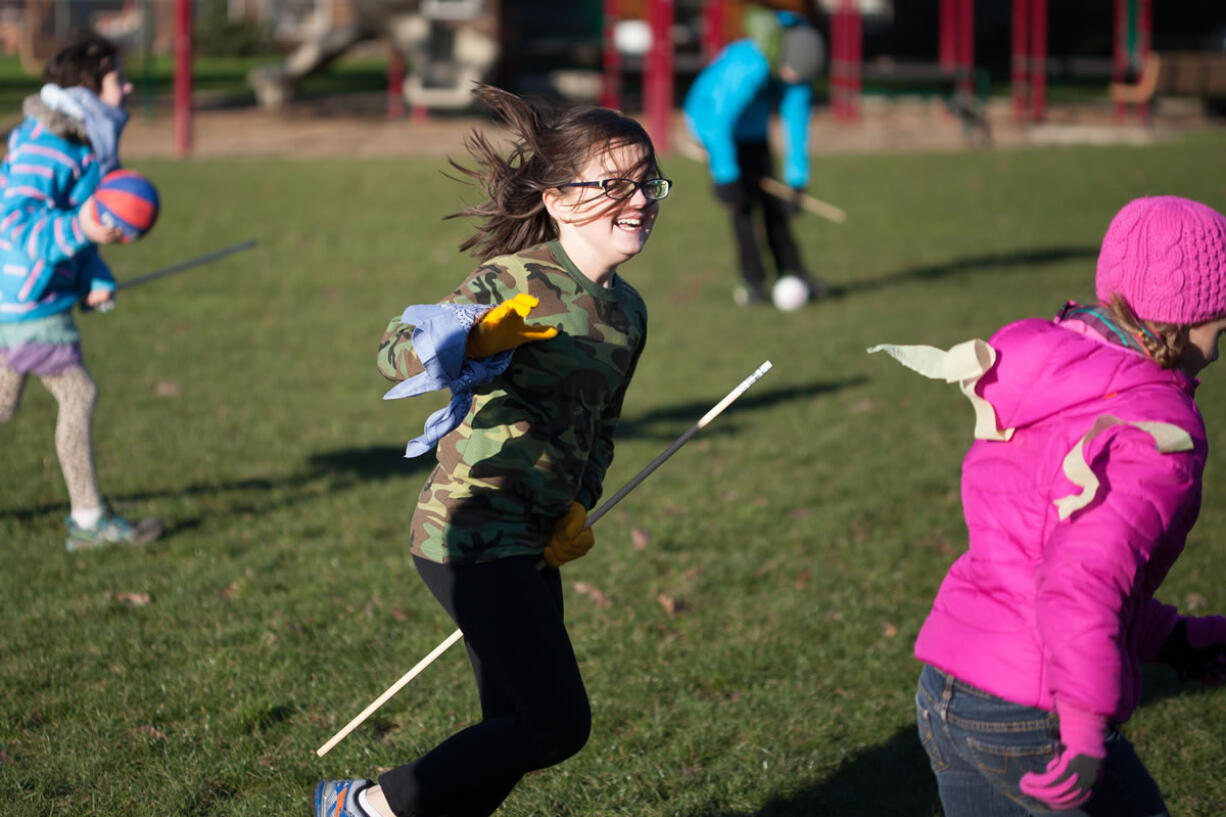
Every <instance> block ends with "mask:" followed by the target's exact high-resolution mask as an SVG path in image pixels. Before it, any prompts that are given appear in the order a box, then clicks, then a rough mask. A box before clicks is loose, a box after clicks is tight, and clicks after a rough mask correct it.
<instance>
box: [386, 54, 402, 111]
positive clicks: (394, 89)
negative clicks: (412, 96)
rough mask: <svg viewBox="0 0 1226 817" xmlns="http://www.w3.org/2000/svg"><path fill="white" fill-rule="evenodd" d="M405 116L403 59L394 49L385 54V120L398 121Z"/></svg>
mask: <svg viewBox="0 0 1226 817" xmlns="http://www.w3.org/2000/svg"><path fill="white" fill-rule="evenodd" d="M404 114H405V105H404V57H403V56H402V55H401V53H400V52H399V51H397V50H396V49H395V48H392V47H389V48H388V54H387V118H388V119H400V118H401V117H403V116H404Z"/></svg>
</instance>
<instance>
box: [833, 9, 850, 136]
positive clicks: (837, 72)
mask: <svg viewBox="0 0 1226 817" xmlns="http://www.w3.org/2000/svg"><path fill="white" fill-rule="evenodd" d="M845 19H846V15H845V14H844V13H843V4H842V3H840V4H839V5H838V6H835V8H834V11H832V12H831V14H830V112H831V113H833V114H834V118H835V119H843V118H844V117H845V116H846V114H847V110H846V107H845V101H844V94H843V71H844V68H843V65H844V63H843V52H844V51H845V50H846V46H845V45H844V42H845V40H846V34H845V30H846V26H845V25H844V21H845Z"/></svg>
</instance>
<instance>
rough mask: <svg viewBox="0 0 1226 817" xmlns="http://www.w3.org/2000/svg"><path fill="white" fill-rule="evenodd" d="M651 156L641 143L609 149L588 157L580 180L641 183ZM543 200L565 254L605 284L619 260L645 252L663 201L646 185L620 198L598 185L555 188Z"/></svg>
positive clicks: (649, 172)
mask: <svg viewBox="0 0 1226 817" xmlns="http://www.w3.org/2000/svg"><path fill="white" fill-rule="evenodd" d="M647 159H648V155H647V150H646V148H644V147H643V146H641V145H637V144H632V145H621V146H616V147H610V148H606V149H605V150H602V151H599V152H597V153H593V155H592V156H591V157H589V158H588V160H587V162H586V163H585V164H584V165H583V167H582V169H580V171H579V175H578V178H576V179H575V181H576V182H599V181H604V180H606V179H630V180H632V181H635V182H642V181H644V180H645V179H648V178H651V177H652V176H653V175H654V170H655V168H653V167H650V166H649V164H648V162H647ZM544 201H545V207H546V209H548V211H549V214H550V215H551V216H552V217H553V219H554V222H555V223H556V224H557V226H558V240H559V241H560V242H561V244H562V248H563V249H564V250H566V254H567V255H568V256H570V259H571V260H572V261H574V263H575V265H576V266H577V267H578V268H579V269H580V271H582V272H583V274H584V275H586V276H587V277H588V278H590V279H592V280H593V281H595V282H596V283H598V284H602V285H605V286H607V285H608V283H609V281H610V280H611V279H612V276H613V272H614V271H615V270H616V269H617V266H618V265H619V264H621V263H623V262H624V261H627V260H629V259H630V258H633V257H634V256H636V255H638V254H639V252H641V251H642V249H643V247H644V245H646V243H647V239H648V237H650V236H651V230H652V227H653V226H654V225H655V221H656V216H657V215H658V214H659V211H660V203H659V201H655V200H652V199H648V198H647V197H646V196H645V195H643V190H642V187H638V188H636V189H635V191H634V194H633V195H631V196H630V197H629V198H625V199H620V200H619V199H613V198H610V197H609V196H607V195H605V192H604V191H603V190H602V189H601V188H599V187H565V188H561V189H559V188H554V189H551V190H547V191H545V193H544Z"/></svg>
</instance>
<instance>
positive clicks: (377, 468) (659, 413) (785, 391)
mask: <svg viewBox="0 0 1226 817" xmlns="http://www.w3.org/2000/svg"><path fill="white" fill-rule="evenodd" d="M865 380H866V379H865V378H862V377H860V378H849V379H846V380H842V381H836V382H830V383H812V384H809V385H804V386H788V387H784V388H776V389H760V390H755V391H754V392H751V393H749V394H747V395H745V396H744V397H742V398H741V399H739V400H738V401H737V402H736V409H737V410H738V411H740V412H744V411H751V410H754V409H760V408H765V407H769V406H773V405H775V404H777V403H781V402H786V401H789V400H796V399H803V398H813V397H817V396H819V395H822V394H829V393H833V392H836V391H839V390H840V389H844V388H847V387H849V386H855V385H859V384H861V383H863V382H865ZM712 405H714V402H711V403H707V402H701V403H700V402H697V401H693V402H687V403H679V404H676V405H672V406H662V407H660V408H657V409H653V410H652V411H649V412H647V413H646V414H643V415H641V416H640V417H636V418H633V419H628V418H623V419H622V421H621V423H620V424H619V425H618V428H617V434H616V438H617V439H618V440H625V439H630V438H642V439H669V440H671V439H673V437H675V436H676V432H675V429H673V428H671V427H670V428H669V429H667V430H654V429H653V426H655V425H656V424H670V425H671V424H673V423H675V422H676V421H679V420H680V421H684V422H686V423H687V424H692V423H694V422H697V420H698V419H699V418H700V417H702V416H703V415H704V414H705V413H706V412H707V411H709V410H710V408H711V406H712ZM736 430H737V426H736V424H735V423H730V422H726V421H725V422H723V423H721V424H720V425H719V427H718V428H716V429H713V430H712V431H710V432H707V433H708V434H710V433H721V434H727V433H732V432H734V431H736ZM434 463H435V460H434V456H433V454H426V455H423V456H420V457H417V458H415V459H405V457H404V448H403V447H402V446H400V445H394V446H393V445H369V446H366V447H363V448H341V449H338V450H336V451H325V452H320V453H316V454H311V455H310V456H309V457H308V458H307V461H306V468H305V469H303V470H302V471H300V472H298V473H296V474H290V475H288V476H285V477H280V478H275V479H274V478H261V477H251V478H247V479H238V480H230V481H223V480H219V481H216V482H194V483H190V484H188V485H184V486H181V487H175V488H165V489H155V490H145V491H134V492H130V493H126V494H108V495H107V498H108V500H109V501H111V502H112V503H114V504H115V505H117V506H119V510H120V512H123V511H124V508H123V506H124V505H126V504H128V503H140V502H148V501H150V500H155V499H166V498H183V497H213V496H218V495H224V494H236V496H234V497H233V498H232V499H230V500H229V501H228V502H227V507H226V509H225V511H224V512H225V513H226V514H229V515H235V514H253V515H254V514H264V513H269V512H270V511H274V510H279V509H281V508H286V507H290V506H293V505H297V504H298V503H300V502H304V501H317V500H318V499H319V497H320V495H321V492H324V493H335V492H337V491H345V490H349V489H351V488H356V487H358V486H359V485H361V484H363V483H366V482H378V481H383V480H388V479H400V478H404V477H414V476H416V477H424V476H425V474H426V473H427V472H428V471H430V470H431V469H433V468H434ZM415 495H416V494H415V493H414V496H415ZM68 512H69V508H68V504H67V503H66V502H62V501H60V502H47V503H42V504H39V505H31V506H27V507H24V508H5V509H0V519H17V520H20V521H23V522H25V521H30V520H33V519H36V518H39V517H42V516H45V515H48V514H57V515H60V516H64V515H67V513H68ZM211 512H215V509H214V510H213V511H211ZM199 525H200V520H199V518H197V517H189V518H186V519H182V520H179V521H177V522H176V523H175V524H174V525H173V526H172V527H170V528H169V529H168V530H167V531H166V535H173V534H175V533H181V532H183V531H186V530H189V529H191V528H195V527H198V526H199Z"/></svg>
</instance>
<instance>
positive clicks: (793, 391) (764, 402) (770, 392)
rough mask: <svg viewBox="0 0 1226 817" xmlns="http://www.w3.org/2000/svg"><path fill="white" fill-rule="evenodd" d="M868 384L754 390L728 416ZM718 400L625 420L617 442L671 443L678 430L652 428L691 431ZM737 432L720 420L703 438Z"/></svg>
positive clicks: (861, 381)
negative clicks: (682, 425) (666, 426)
mask: <svg viewBox="0 0 1226 817" xmlns="http://www.w3.org/2000/svg"><path fill="white" fill-rule="evenodd" d="M867 382H868V378H866V377H849V378H846V379H844V380H836V381H831V382H827V383H808V384H806V385H803V386H783V387H779V388H774V389H771V388H767V387H763V386H755V387H754V389H753V390H752V391H750V392H748V393H746V394H745V395H744V396H742V397H741V398H740V399H738V400H737V401H736V402H735V403H733V404H732V406H731V407H730V408H729V409H728V411H729V413H738V412H745V411H754V410H756V409H761V408H769V407H771V406H774V405H777V404H779V403H786V402H789V401H792V400H799V399H809V398H814V397H818V396H820V395H823V394H833V393H835V392H838V391H841V390H843V389H846V388H850V387H852V386H860V385H863V384H864V383H867ZM718 400H719V398H718V397H717V398H712V400H711V402H709V403H708V402H698V401H696V400H694V401H690V402H688V403H678V404H676V405H672V406H661V407H660V408H657V409H652V410H651V411H648V412H647V413H645V414H642V415H640V416H638V417H632V418H628V417H623V418H622V420H621V422H620V423H619V424H618V426H617V434H616V435H615V436H616V439H617V440H625V439H631V438H634V439H645V440H650V439H672V438H673V437H674V436H676V434H677V431H676V429H675V428H672V427H670V428H669V429H667V430H655V429H654V428H653V427H654V426H656V425H657V424H669V425H670V426H671V424H674V423H677V422H684V423H685V424H686V427H687V428H688V427H689V426H690V425H693V424H694V423H696V422H698V420H699V419H700V418H701V417H702V416H703V415H704V414H706V413H707V412H708V411H710V410H711V407H712V406H714V405H715V404H716V402H717V401H718ZM736 430H737V425H736V423H735V422H729V421H728V420H726V419H725V418H723V417H721V419H720V423H719V424H718V425H713V426H712V427H711V428H710V429H709V430H708V429H704V431H703V434H706V435H710V434H713V433H714V434H729V433H732V432H734V431H736Z"/></svg>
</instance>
